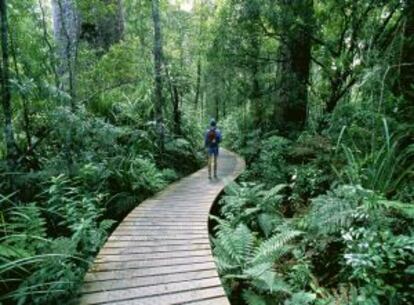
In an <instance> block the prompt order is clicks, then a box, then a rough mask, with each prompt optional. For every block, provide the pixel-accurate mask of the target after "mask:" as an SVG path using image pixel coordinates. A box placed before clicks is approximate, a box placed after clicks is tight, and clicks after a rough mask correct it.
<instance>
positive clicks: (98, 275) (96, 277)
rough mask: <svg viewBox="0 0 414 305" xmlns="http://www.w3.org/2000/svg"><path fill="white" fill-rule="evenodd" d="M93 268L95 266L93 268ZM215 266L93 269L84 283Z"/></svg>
mask: <svg viewBox="0 0 414 305" xmlns="http://www.w3.org/2000/svg"><path fill="white" fill-rule="evenodd" d="M94 267H95V266H94ZM215 268H216V265H215V264H214V263H213V262H207V263H200V264H191V265H178V266H162V267H152V268H142V269H133V270H115V271H102V272H94V269H92V270H91V272H90V273H88V274H86V277H85V282H91V281H104V280H114V279H119V280H126V281H128V280H130V279H133V278H137V277H148V276H151V275H163V274H172V273H181V272H186V271H202V270H214V269H215Z"/></svg>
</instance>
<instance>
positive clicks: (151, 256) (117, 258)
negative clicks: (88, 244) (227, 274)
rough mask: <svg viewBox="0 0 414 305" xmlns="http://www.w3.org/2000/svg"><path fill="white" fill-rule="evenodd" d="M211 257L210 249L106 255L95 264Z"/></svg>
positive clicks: (97, 259) (101, 256)
mask: <svg viewBox="0 0 414 305" xmlns="http://www.w3.org/2000/svg"><path fill="white" fill-rule="evenodd" d="M206 255H211V251H210V249H207V250H196V251H182V252H161V253H144V254H140V255H134V254H129V253H125V254H122V253H121V254H106V255H99V256H98V257H97V258H96V261H95V263H96V264H101V263H103V262H122V261H125V260H128V261H133V260H156V259H171V258H180V257H189V256H206Z"/></svg>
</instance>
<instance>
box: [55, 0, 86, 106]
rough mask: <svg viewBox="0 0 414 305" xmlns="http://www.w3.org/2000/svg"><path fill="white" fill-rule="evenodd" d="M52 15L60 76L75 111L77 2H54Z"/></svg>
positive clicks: (63, 0) (56, 0)
mask: <svg viewBox="0 0 414 305" xmlns="http://www.w3.org/2000/svg"><path fill="white" fill-rule="evenodd" d="M52 14H53V30H54V36H55V40H56V43H57V52H58V59H59V64H58V74H59V77H60V80H61V86H62V89H63V90H64V91H66V92H68V93H69V95H70V96H71V99H72V101H71V107H72V110H74V108H75V103H74V95H75V92H74V90H75V84H74V66H75V59H76V52H77V42H78V36H79V20H78V19H79V16H78V13H77V10H76V3H75V0H52Z"/></svg>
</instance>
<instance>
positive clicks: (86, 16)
mask: <svg viewBox="0 0 414 305" xmlns="http://www.w3.org/2000/svg"><path fill="white" fill-rule="evenodd" d="M80 15H81V19H82V20H81V23H80V27H81V28H80V38H81V39H83V40H86V41H88V42H89V43H90V44H91V45H92V46H93V47H95V48H97V49H101V50H104V51H107V50H108V49H109V48H110V47H111V46H112V45H113V44H115V43H117V42H119V41H120V40H121V39H122V38H123V35H124V14H123V7H122V1H121V0H99V1H98V2H96V1H85V2H84V3H83V6H82V9H81V10H80Z"/></svg>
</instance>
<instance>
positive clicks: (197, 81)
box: [194, 57, 201, 110]
mask: <svg viewBox="0 0 414 305" xmlns="http://www.w3.org/2000/svg"><path fill="white" fill-rule="evenodd" d="M200 85H201V58H200V57H199V58H198V60H197V80H196V92H195V99H194V108H195V109H196V110H197V108H198V103H199V99H200Z"/></svg>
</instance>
